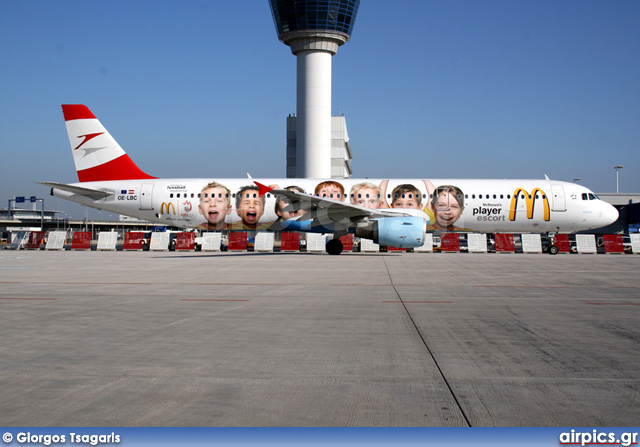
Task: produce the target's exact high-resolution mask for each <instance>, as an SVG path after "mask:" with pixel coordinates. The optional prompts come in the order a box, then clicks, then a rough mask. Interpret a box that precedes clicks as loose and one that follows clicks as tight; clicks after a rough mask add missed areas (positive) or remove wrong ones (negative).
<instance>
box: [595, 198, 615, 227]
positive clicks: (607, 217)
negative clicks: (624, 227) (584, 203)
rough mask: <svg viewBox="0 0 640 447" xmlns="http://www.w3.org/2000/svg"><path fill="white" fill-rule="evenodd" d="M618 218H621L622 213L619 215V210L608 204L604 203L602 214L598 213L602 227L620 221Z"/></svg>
mask: <svg viewBox="0 0 640 447" xmlns="http://www.w3.org/2000/svg"><path fill="white" fill-rule="evenodd" d="M618 217H620V213H618V210H617V209H616V208H615V207H614V206H613V205H609V204H608V203H606V202H603V203H602V207H601V209H600V213H598V218H599V219H600V224H601V226H603V227H605V226H607V225H611V224H612V223H614V222H615V221H616V220H618Z"/></svg>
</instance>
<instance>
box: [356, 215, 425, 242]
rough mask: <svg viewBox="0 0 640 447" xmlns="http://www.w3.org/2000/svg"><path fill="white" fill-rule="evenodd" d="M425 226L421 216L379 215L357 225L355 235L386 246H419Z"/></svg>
mask: <svg viewBox="0 0 640 447" xmlns="http://www.w3.org/2000/svg"><path fill="white" fill-rule="evenodd" d="M426 227H427V222H426V220H425V219H424V218H422V217H414V216H399V217H381V218H379V219H372V220H370V221H368V222H366V223H363V224H362V225H358V226H357V227H356V231H355V236H356V237H361V238H365V239H371V240H373V242H375V243H376V244H380V245H384V246H387V247H397V248H413V247H421V246H422V245H423V244H424V234H425V232H426Z"/></svg>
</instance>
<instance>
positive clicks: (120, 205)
mask: <svg viewBox="0 0 640 447" xmlns="http://www.w3.org/2000/svg"><path fill="white" fill-rule="evenodd" d="M212 180H213V179H145V180H112V181H102V182H82V183H77V184H75V185H77V186H81V187H85V188H91V189H95V190H103V191H105V192H108V193H109V195H108V196H107V197H106V198H104V199H100V200H92V199H89V198H87V197H84V196H82V195H78V194H73V193H71V192H68V191H64V190H60V189H56V188H54V189H53V195H55V196H57V197H61V198H64V199H67V200H71V201H74V202H77V203H81V204H83V205H86V206H90V207H93V208H98V209H103V210H107V211H109V212H113V213H119V214H124V215H128V216H132V217H137V218H140V219H144V220H148V221H152V222H157V223H162V224H164V225H173V226H176V227H181V228H206V225H207V219H206V218H205V215H204V214H203V207H202V206H201V201H202V200H204V199H203V196H204V194H203V187H204V186H205V185H207V184H209V183H210V182H211V181H212ZM256 180H257V181H258V182H260V183H263V184H265V185H278V186H279V187H280V188H287V187H289V186H292V185H295V186H298V187H301V188H302V189H303V190H304V191H305V192H306V193H309V194H315V188H316V186H317V185H318V184H319V183H321V182H322V180H318V179H282V178H280V179H256ZM215 181H216V182H217V183H219V184H222V185H224V186H226V187H227V188H228V189H229V191H230V197H228V198H227V197H225V198H227V199H228V205H231V210H230V211H228V214H226V213H225V216H224V224H225V225H226V226H227V228H226V229H266V228H268V224H269V223H271V222H273V221H275V220H277V219H278V218H279V217H280V216H279V215H277V214H276V210H275V205H276V198H275V197H274V196H273V195H272V194H267V195H266V197H265V202H264V205H263V206H262V209H256V210H253V212H254V214H256V216H254V217H257V224H256V225H255V227H254V225H248V226H247V225H245V226H244V227H243V226H242V225H241V224H242V219H241V215H240V214H241V213H239V212H238V211H239V210H238V209H237V206H236V197H235V196H236V192H237V191H238V190H239V189H240V188H241V187H243V186H249V185H254V183H253V179H237V178H236V179H215ZM333 181H335V182H338V183H340V184H341V185H342V186H343V188H344V195H341V196H339V197H337V196H336V197H332V198H334V199H337V200H344V201H346V202H348V203H355V201H356V197H352V196H351V192H350V191H351V189H352V187H353V185H356V184H359V183H362V182H368V183H369V184H373V185H376V186H379V185H384V188H383V189H382V191H383V193H382V197H381V199H384V200H381V201H380V202H381V203H380V204H379V205H378V206H380V207H387V206H390V207H396V206H400V207H406V206H415V207H416V208H417V209H423V210H424V211H425V212H427V214H429V216H430V219H431V221H430V222H429V225H428V227H427V230H428V231H468V232H484V233H516V232H531V233H548V232H558V233H573V232H577V231H584V230H589V229H593V228H600V227H603V226H606V225H608V224H610V223H612V222H613V221H615V220H616V219H617V217H618V213H617V210H616V209H615V208H614V207H612V206H611V205H609V204H608V203H605V202H603V201H601V200H599V199H598V198H597V197H596V196H595V195H594V194H593V193H592V192H591V191H590V190H588V189H587V188H584V187H582V186H580V185H577V184H574V183H567V182H559V181H552V180H468V179H467V180H464V179H430V180H427V181H425V180H422V179H391V180H383V179H341V180H333ZM429 183H430V184H431V185H433V186H434V187H435V188H436V190H435V191H436V194H435V195H436V196H437V191H438V187H440V186H443V185H453V186H455V187H457V188H458V189H457V190H458V191H460V193H459V194H458V196H459V198H461V200H456V202H460V203H455V204H454V203H453V201H452V202H451V205H455V206H450V207H447V206H443V205H442V204H439V205H436V204H435V203H434V201H433V197H434V191H433V190H431V191H429V187H428V186H427V185H428V184H429ZM401 184H404V185H407V184H408V185H413V186H415V187H416V188H417V189H418V190H419V191H420V195H421V197H419V199H420V203H419V204H417V201H416V200H414V201H413V202H412V203H411V204H410V205H407V202H408V201H402V200H396V199H399V198H398V197H394V196H393V190H394V189H395V188H396V187H398V186H399V185H401ZM322 194H331V193H327V192H326V191H325V192H322ZM356 194H357V193H356ZM336 195H337V194H336ZM327 197H330V196H329V195H327ZM414 199H415V198H414ZM401 202H402V203H401ZM228 205H227V206H228ZM258 208H260V206H258ZM451 208H456V209H457V214H456V213H455V212H452V211H451ZM443 216H444V217H443ZM443 222H444V223H443ZM203 224H204V225H205V226H203ZM209 228H210V229H211V227H209Z"/></svg>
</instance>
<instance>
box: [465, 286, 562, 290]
mask: <svg viewBox="0 0 640 447" xmlns="http://www.w3.org/2000/svg"><path fill="white" fill-rule="evenodd" d="M473 287H504V288H507V287H511V288H515V289H571V287H570V286H511V285H474V286H473Z"/></svg>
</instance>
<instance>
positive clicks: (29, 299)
mask: <svg viewBox="0 0 640 447" xmlns="http://www.w3.org/2000/svg"><path fill="white" fill-rule="evenodd" d="M57 299H58V298H0V300H25V301H55V300H57Z"/></svg>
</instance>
